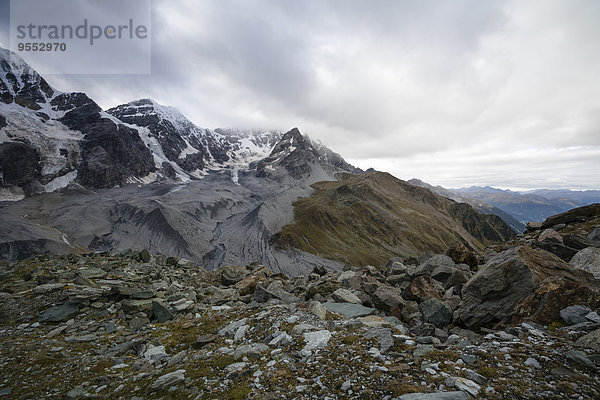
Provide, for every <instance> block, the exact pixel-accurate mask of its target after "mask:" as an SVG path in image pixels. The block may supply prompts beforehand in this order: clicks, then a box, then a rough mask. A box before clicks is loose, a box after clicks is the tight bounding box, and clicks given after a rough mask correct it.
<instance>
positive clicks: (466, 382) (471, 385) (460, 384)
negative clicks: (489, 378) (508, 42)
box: [454, 378, 481, 397]
mask: <svg viewBox="0 0 600 400" xmlns="http://www.w3.org/2000/svg"><path fill="white" fill-rule="evenodd" d="M454 387H455V388H457V389H458V390H462V391H463V392H467V393H469V394H470V395H471V396H473V397H477V395H478V394H479V391H480V390H481V386H479V385H478V384H476V383H475V382H473V381H472V380H470V379H466V378H456V381H455V382H454Z"/></svg>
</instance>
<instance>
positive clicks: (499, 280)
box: [457, 246, 597, 329]
mask: <svg viewBox="0 0 600 400" xmlns="http://www.w3.org/2000/svg"><path fill="white" fill-rule="evenodd" d="M546 278H562V279H563V280H564V281H565V282H573V283H575V284H578V285H582V286H583V287H584V288H594V290H595V285H597V284H596V283H595V282H594V281H593V277H592V276H591V275H589V274H585V273H581V272H579V271H577V270H576V269H574V268H572V267H571V266H570V265H569V264H567V263H565V262H564V261H562V260H561V259H559V258H558V257H556V256H554V255H553V254H551V253H548V252H547V251H545V250H541V249H532V248H531V247H528V246H522V247H517V248H513V249H510V250H506V251H504V252H502V253H499V254H498V255H496V256H495V257H493V258H492V259H491V260H490V261H488V262H487V263H486V264H485V265H484V266H483V267H482V268H481V269H480V270H479V271H478V272H477V273H476V274H475V275H474V276H473V277H472V278H471V279H470V280H469V281H468V282H467V283H466V284H465V285H464V287H463V290H462V295H463V296H462V305H461V307H460V308H459V309H458V310H457V315H458V317H459V319H460V320H461V321H462V322H463V323H464V324H465V325H466V326H467V327H468V328H471V329H472V328H475V329H478V328H480V327H484V326H486V325H491V324H494V323H497V322H499V321H505V320H507V319H508V318H510V317H512V316H514V315H515V314H516V313H517V309H518V306H519V304H520V303H521V302H522V301H523V300H525V299H526V298H527V297H528V296H529V295H531V294H532V293H533V292H534V291H535V290H536V289H537V288H538V287H539V286H540V285H541V283H542V282H543V281H544V280H545V279H546Z"/></svg>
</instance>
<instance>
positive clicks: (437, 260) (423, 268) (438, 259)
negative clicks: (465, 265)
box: [414, 254, 456, 276]
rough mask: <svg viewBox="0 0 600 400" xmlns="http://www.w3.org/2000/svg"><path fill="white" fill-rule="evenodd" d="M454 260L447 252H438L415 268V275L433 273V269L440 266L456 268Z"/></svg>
mask: <svg viewBox="0 0 600 400" xmlns="http://www.w3.org/2000/svg"><path fill="white" fill-rule="evenodd" d="M455 265H456V264H455V263H454V261H453V260H452V259H451V258H450V257H448V256H447V255H445V254H436V255H434V256H433V257H431V258H429V259H427V260H425V262H423V263H421V264H420V265H419V266H418V267H417V269H416V270H415V273H414V274H415V275H429V276H431V274H432V273H433V270H435V269H436V268H439V267H451V268H455Z"/></svg>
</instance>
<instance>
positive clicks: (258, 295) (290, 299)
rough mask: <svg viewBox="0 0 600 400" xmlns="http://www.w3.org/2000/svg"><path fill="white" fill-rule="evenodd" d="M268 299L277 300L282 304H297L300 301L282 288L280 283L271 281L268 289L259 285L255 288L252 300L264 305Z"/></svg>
mask: <svg viewBox="0 0 600 400" xmlns="http://www.w3.org/2000/svg"><path fill="white" fill-rule="evenodd" d="M270 299H278V300H281V301H283V302H284V303H288V304H290V303H297V302H299V301H300V299H299V298H298V297H296V296H294V295H293V294H291V293H290V292H288V291H286V290H285V289H284V288H283V283H281V281H278V280H277V281H273V282H271V284H270V285H269V286H268V287H266V288H265V287H264V286H263V285H261V284H258V285H257V286H256V290H254V300H256V301H257V302H258V303H264V302H266V301H268V300H270Z"/></svg>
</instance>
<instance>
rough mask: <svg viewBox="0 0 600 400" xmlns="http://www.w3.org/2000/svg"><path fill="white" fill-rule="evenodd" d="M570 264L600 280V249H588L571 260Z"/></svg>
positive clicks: (581, 251)
mask: <svg viewBox="0 0 600 400" xmlns="http://www.w3.org/2000/svg"><path fill="white" fill-rule="evenodd" d="M570 264H571V265H572V266H573V267H575V268H577V269H580V270H583V271H587V272H590V273H592V275H594V278H596V279H600V248H598V247H586V248H585V249H583V250H580V251H579V252H577V253H576V254H575V255H574V256H573V258H571V261H570Z"/></svg>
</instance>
